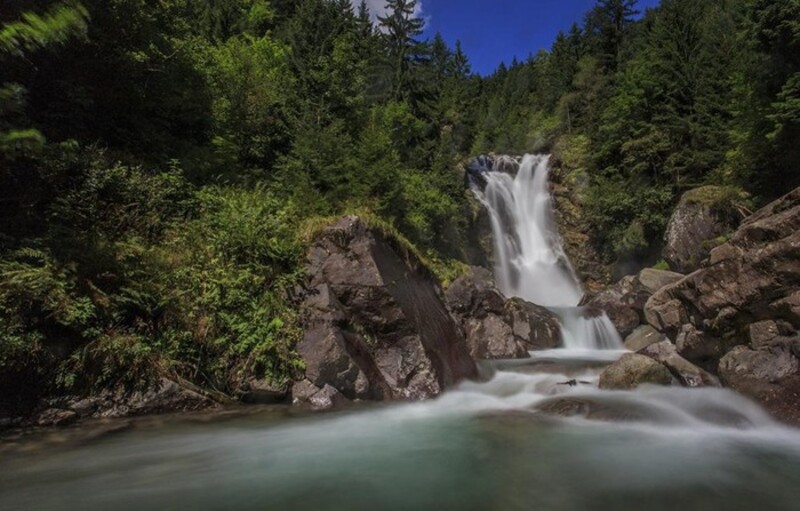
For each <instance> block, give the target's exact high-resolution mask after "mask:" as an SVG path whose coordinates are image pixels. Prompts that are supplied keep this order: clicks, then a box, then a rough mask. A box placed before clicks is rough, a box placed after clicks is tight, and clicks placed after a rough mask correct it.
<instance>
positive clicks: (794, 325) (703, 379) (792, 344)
mask: <svg viewBox="0 0 800 511" xmlns="http://www.w3.org/2000/svg"><path fill="white" fill-rule="evenodd" d="M680 211H681V210H680V208H679V213H678V215H683V213H680ZM678 215H676V217H675V218H673V224H676V223H680V222H682V221H685V220H686V218H692V215H688V216H686V215H683V220H681V218H679V217H678ZM704 215H705V214H700V215H694V217H693V220H692V222H697V221H698V219H699V218H701V217H703V216H704ZM701 223H702V222H701ZM799 229H800V189H798V190H795V191H793V192H791V193H789V194H788V195H786V196H785V197H783V198H781V199H779V200H777V201H775V202H773V203H772V204H770V205H768V206H766V207H765V208H763V209H761V210H759V211H757V212H756V213H755V214H753V215H751V216H750V217H748V218H747V219H746V220H745V221H744V222H743V223H742V224H741V226H739V227H738V228H737V229H736V230H735V231H734V232H733V233H731V234H730V236H729V238H728V237H726V238H725V239H726V241H724V242H721V243H719V244H718V246H716V247H714V248H712V249H710V250H709V249H708V246H709V242H710V241H713V240H706V239H699V238H698V239H694V238H692V241H691V243H690V244H688V245H685V248H686V250H673V251H672V253H673V254H675V257H677V258H678V260H681V261H683V262H684V263H683V264H685V265H686V268H688V269H692V268H693V267H694V266H693V265H696V267H697V268H696V270H695V271H692V273H690V274H689V275H686V276H680V275H676V274H666V273H664V272H661V273H657V274H656V273H652V272H651V271H647V270H646V272H642V273H640V274H639V275H638V276H637V277H627V278H626V279H623V280H622V281H621V282H619V283H617V284H616V285H615V286H613V287H612V288H611V289H609V290H607V291H606V292H604V293H601V294H600V295H598V297H596V298H595V299H594V300H593V302H594V303H595V304H596V305H597V306H599V307H602V308H605V310H607V311H608V313H609V315H611V316H612V318H614V319H615V323H616V324H617V325H618V328H619V329H620V330H621V331H625V332H626V333H629V336H628V338H627V340H626V346H627V347H628V348H629V349H633V350H637V351H638V352H639V354H641V355H644V356H646V357H649V358H651V359H654V360H656V361H657V362H659V363H661V364H663V365H665V366H666V367H667V368H668V369H669V371H670V373H671V374H672V375H673V377H674V378H673V380H671V381H673V382H677V383H680V384H683V385H687V386H700V385H716V384H717V382H718V381H719V382H721V384H722V385H724V386H726V387H730V388H732V389H734V390H736V391H738V392H740V393H742V394H745V395H747V396H749V397H751V398H753V399H755V400H756V401H758V402H759V403H761V404H762V405H763V406H764V407H765V408H766V409H767V410H769V411H770V412H771V413H772V414H773V415H774V416H775V417H777V418H780V419H782V420H784V421H786V422H791V423H794V424H800V335H798V328H800V230H799ZM673 231H674V232H683V233H684V234H687V235H688V233H689V232H692V233H693V234H692V235H693V236H696V235H698V233H700V234H702V233H703V232H706V231H704V230H699V229H694V230H692V229H689V230H687V229H683V228H681V229H677V228H676V229H673V230H672V231H671V232H673ZM707 234H708V236H717V237H719V236H720V235H719V231H718V230H716V228H715V229H710V230H707ZM723 236H724V235H723ZM677 237H680V236H677ZM715 239H717V238H715ZM690 246H691V247H694V251H692V250H689V247H690ZM668 250H669V247H668ZM703 254H705V259H703V260H700V259H699V258H700V257H702V256H703ZM654 276H658V279H652V278H651V277H654ZM643 280H645V281H647V280H650V281H652V282H654V283H655V282H658V284H659V286H651V287H650V288H647V286H644V285H642V281H643ZM654 287H660V289H657V290H656V289H654ZM645 288H647V289H645ZM637 316H638V318H640V320H641V321H639V322H638V323H637V322H636V317H637ZM637 360H639V363H638V364H634V363H632V360H631V359H630V358H627V359H626V360H625V361H620V362H619V363H618V364H616V367H614V369H613V374H612V370H611V369H610V370H609V373H608V374H607V375H606V379H607V380H614V383H609V385H626V383H625V382H634V383H633V384H632V385H633V386H635V384H637V383H639V380H646V381H649V382H654V383H664V381H663V378H662V376H663V373H662V372H659V371H653V370H652V364H651V363H645V362H644V361H643V360H642V359H641V358H639V359H637ZM627 386H629V387H630V386H631V385H627Z"/></svg>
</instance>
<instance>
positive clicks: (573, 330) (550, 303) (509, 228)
mask: <svg viewBox="0 0 800 511" xmlns="http://www.w3.org/2000/svg"><path fill="white" fill-rule="evenodd" d="M549 163H550V157H549V156H545V155H532V154H528V155H525V156H524V157H523V158H522V161H521V162H519V163H518V162H517V161H516V160H514V159H513V158H511V157H508V156H501V157H499V158H497V159H490V158H486V157H483V158H479V159H477V160H475V162H474V164H473V167H472V171H473V175H477V176H479V179H481V180H482V181H483V183H484V187H483V189H481V187H480V186H478V184H477V182H476V181H475V179H473V187H472V188H473V191H474V192H475V195H476V196H477V197H478V199H479V200H480V201H481V202H482V203H483V205H484V206H485V207H486V208H487V210H488V211H489V215H490V218H491V223H492V233H493V236H494V257H495V277H496V279H497V285H498V287H499V288H500V290H501V291H502V292H503V293H504V294H505V295H506V296H517V297H520V298H523V299H525V300H528V301H530V302H533V303H536V304H539V305H543V306H545V307H550V308H552V309H553V311H554V312H556V313H557V314H558V315H559V316H560V317H561V320H562V327H563V329H562V330H563V338H564V346H565V347H566V348H571V349H621V348H622V340H621V339H620V337H619V334H617V332H616V330H615V329H614V325H613V324H612V323H611V321H610V320H609V319H608V317H607V316H606V315H605V314H600V315H596V314H590V313H589V312H588V311H586V310H584V309H581V308H579V307H578V303H579V302H580V300H581V297H582V296H583V290H582V289H581V285H580V283H579V282H578V279H577V278H576V276H575V273H574V272H573V270H572V267H571V266H570V264H569V260H568V259H567V257H566V255H565V253H564V250H563V247H562V245H561V238H560V237H559V235H558V231H557V228H556V223H555V221H554V219H553V208H552V204H551V197H550V190H549V189H548V174H549Z"/></svg>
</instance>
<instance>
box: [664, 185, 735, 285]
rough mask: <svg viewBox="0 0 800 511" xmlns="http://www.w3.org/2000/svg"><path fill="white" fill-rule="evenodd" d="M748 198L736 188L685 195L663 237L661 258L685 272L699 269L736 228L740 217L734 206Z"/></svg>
mask: <svg viewBox="0 0 800 511" xmlns="http://www.w3.org/2000/svg"><path fill="white" fill-rule="evenodd" d="M745 198H746V197H745V196H743V195H741V193H740V192H738V191H737V190H736V189H732V188H727V187H719V186H704V187H702V188H697V189H694V190H690V191H688V192H686V193H685V194H684V195H683V197H681V200H680V202H679V203H678V206H677V207H676V208H675V211H674V212H673V214H672V217H671V218H670V221H669V224H668V225H667V231H666V233H665V235H664V243H665V246H664V251H663V253H662V255H663V257H664V259H665V260H666V261H667V262H668V263H669V265H670V267H672V268H673V269H675V270H677V271H679V272H682V273H690V272H692V271H694V270H696V269H698V268H699V267H700V263H701V262H702V261H703V260H704V259H705V258H706V257H708V255H709V253H710V251H711V249H712V248H714V246H716V245H718V244H719V243H720V241H721V240H722V238H723V237H724V236H726V235H728V234H730V233H732V232H733V231H734V230H735V229H736V227H737V225H738V222H739V221H740V220H741V215H740V213H739V212H738V211H737V210H736V208H735V203H736V201H737V200H744V199H745Z"/></svg>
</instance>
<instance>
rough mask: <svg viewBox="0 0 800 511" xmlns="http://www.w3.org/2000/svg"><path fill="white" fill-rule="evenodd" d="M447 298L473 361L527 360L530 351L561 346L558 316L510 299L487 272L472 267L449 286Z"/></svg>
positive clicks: (519, 300)
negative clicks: (463, 333) (497, 287)
mask: <svg viewBox="0 0 800 511" xmlns="http://www.w3.org/2000/svg"><path fill="white" fill-rule="evenodd" d="M445 298H446V301H447V304H448V306H449V307H450V310H451V311H452V313H453V315H454V316H455V318H456V319H457V320H458V321H459V322H460V323H461V325H462V326H463V328H464V331H465V333H466V337H467V345H468V346H469V350H470V354H471V355H472V357H473V358H476V359H513V358H527V357H529V356H530V355H529V352H530V351H534V350H543V349H550V348H555V347H557V346H558V345H559V344H560V343H561V326H560V323H559V321H558V318H557V317H556V315H555V314H553V313H552V312H550V311H549V310H548V309H546V308H544V307H541V306H539V305H535V304H532V303H529V302H526V301H524V300H522V299H520V298H512V299H510V300H506V298H505V297H504V296H503V295H502V294H500V292H499V291H498V290H497V289H496V288H495V287H494V282H493V280H492V276H491V273H490V272H489V271H488V270H486V269H483V268H477V267H475V268H470V269H469V271H467V272H466V273H465V274H464V275H462V276H460V277H459V278H458V279H456V280H455V281H454V282H453V283H452V284H451V285H450V287H448V289H447V291H446V293H445Z"/></svg>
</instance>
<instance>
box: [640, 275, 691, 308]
mask: <svg viewBox="0 0 800 511" xmlns="http://www.w3.org/2000/svg"><path fill="white" fill-rule="evenodd" d="M684 277H685V275H683V274H681V273H675V272H674V271H665V270H656V269H655V268H645V269H644V270H642V271H641V272H639V275H638V277H637V278H638V280H639V283H640V284H641V285H642V286H643V287H644V288H645V289H646V290H647V291H648V292H649V293H650V294H651V295H652V294H653V293H655V292H657V291H658V290H659V289H661V288H664V287H666V286H669V285H670V284H674V283H676V282H678V281H679V280H681V279H683V278H684ZM642 306H644V304H642Z"/></svg>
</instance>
